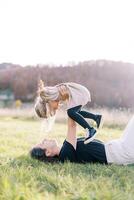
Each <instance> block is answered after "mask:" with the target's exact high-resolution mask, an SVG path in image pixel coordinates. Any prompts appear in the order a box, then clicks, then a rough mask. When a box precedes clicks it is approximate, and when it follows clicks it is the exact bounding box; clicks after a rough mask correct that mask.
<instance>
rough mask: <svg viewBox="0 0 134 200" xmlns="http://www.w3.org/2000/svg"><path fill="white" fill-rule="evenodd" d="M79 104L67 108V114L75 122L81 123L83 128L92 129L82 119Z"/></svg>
mask: <svg viewBox="0 0 134 200" xmlns="http://www.w3.org/2000/svg"><path fill="white" fill-rule="evenodd" d="M81 107H82V106H81V105H79V106H76V107H73V108H70V109H68V110H67V114H68V116H69V117H70V118H71V119H73V120H74V121H75V122H77V123H78V124H79V125H81V126H82V127H83V128H84V129H86V128H88V129H89V130H91V129H92V127H91V126H90V125H89V124H88V123H87V121H86V120H85V119H84V117H83V116H82V114H81V113H80V112H81V111H80V109H81Z"/></svg>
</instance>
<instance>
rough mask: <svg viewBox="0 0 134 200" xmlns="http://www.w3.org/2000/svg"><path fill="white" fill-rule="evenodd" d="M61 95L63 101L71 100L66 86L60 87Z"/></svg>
mask: <svg viewBox="0 0 134 200" xmlns="http://www.w3.org/2000/svg"><path fill="white" fill-rule="evenodd" d="M59 93H60V95H61V100H63V101H65V100H66V99H69V91H68V89H67V87H66V86H65V85H60V86H59Z"/></svg>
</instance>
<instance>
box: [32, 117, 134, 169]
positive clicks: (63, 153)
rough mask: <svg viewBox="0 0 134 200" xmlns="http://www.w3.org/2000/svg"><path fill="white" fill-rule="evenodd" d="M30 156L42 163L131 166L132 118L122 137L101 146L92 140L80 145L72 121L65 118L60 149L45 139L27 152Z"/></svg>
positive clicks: (133, 148) (133, 147)
mask: <svg viewBox="0 0 134 200" xmlns="http://www.w3.org/2000/svg"><path fill="white" fill-rule="evenodd" d="M30 153H31V156H32V157H33V158H35V159H38V160H41V161H44V162H56V161H60V162H64V161H66V160H68V161H70V162H75V163H101V164H112V163H114V164H118V165H120V164H123V165H127V164H132V163H134V116H133V117H132V119H131V120H130V121H129V122H128V125H127V126H126V128H125V130H124V132H123V135H122V137H120V138H119V139H115V140H111V141H109V142H107V143H103V142H101V141H99V140H93V141H91V142H90V143H88V144H86V145H85V144H84V139H83V138H79V139H77V138H76V122H75V121H73V120H72V119H71V118H68V130H67V135H66V139H65V141H64V143H63V145H62V146H59V145H58V143H57V142H56V140H49V139H45V140H43V141H42V143H40V144H38V145H36V146H35V147H34V148H33V149H32V150H31V152H30Z"/></svg>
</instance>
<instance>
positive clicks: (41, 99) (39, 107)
mask: <svg viewBox="0 0 134 200" xmlns="http://www.w3.org/2000/svg"><path fill="white" fill-rule="evenodd" d="M37 93H38V97H37V100H36V103H35V111H36V113H37V115H38V116H39V117H41V118H48V117H49V116H50V115H51V116H53V115H55V113H53V112H51V113H50V109H49V106H48V101H52V100H58V98H59V90H58V88H57V87H56V86H46V87H45V85H44V82H43V81H42V80H40V81H39V84H38V91H37Z"/></svg>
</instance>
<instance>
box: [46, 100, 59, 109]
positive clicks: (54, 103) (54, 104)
mask: <svg viewBox="0 0 134 200" xmlns="http://www.w3.org/2000/svg"><path fill="white" fill-rule="evenodd" d="M48 104H49V107H50V110H53V111H56V110H57V109H58V107H59V101H56V100H55V101H49V102H48Z"/></svg>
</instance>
